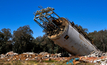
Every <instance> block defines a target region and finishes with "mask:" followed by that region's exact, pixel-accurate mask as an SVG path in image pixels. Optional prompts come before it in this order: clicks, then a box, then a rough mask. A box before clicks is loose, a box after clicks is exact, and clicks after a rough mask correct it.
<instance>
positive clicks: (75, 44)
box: [34, 7, 97, 55]
mask: <svg viewBox="0 0 107 65" xmlns="http://www.w3.org/2000/svg"><path fill="white" fill-rule="evenodd" d="M53 10H54V8H51V7H48V8H45V9H41V10H39V11H37V12H36V13H35V17H34V21H35V22H36V23H37V24H38V25H39V26H40V27H42V28H43V29H44V31H45V32H46V34H47V36H48V38H50V39H51V40H53V41H54V43H55V44H58V45H59V46H60V47H62V48H64V49H65V50H66V51H68V52H69V53H71V54H75V55H88V54H90V53H92V52H96V51H97V49H96V47H95V46H94V45H93V44H91V41H90V39H89V38H86V36H85V34H82V33H81V32H79V31H78V28H77V27H75V26H74V24H71V23H70V21H68V20H67V19H65V18H63V17H59V16H58V15H57V14H56V13H55V12H54V11H53Z"/></svg>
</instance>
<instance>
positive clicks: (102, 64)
mask: <svg viewBox="0 0 107 65" xmlns="http://www.w3.org/2000/svg"><path fill="white" fill-rule="evenodd" d="M61 55H62V54H61V53H55V54H50V53H47V52H41V53H33V52H26V53H22V54H18V53H14V52H13V51H11V52H8V53H6V54H1V55H0V65H71V64H78V65H84V64H85V65H87V64H88V65H92V64H93V65H107V53H101V52H100V51H99V52H95V53H92V54H90V55H86V56H72V55H69V57H62V56H61Z"/></svg>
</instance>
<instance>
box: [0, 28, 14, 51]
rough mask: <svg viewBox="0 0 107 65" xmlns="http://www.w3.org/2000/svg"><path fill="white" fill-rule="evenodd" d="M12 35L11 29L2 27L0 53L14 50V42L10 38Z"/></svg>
mask: <svg viewBox="0 0 107 65" xmlns="http://www.w3.org/2000/svg"><path fill="white" fill-rule="evenodd" d="M11 37H12V35H11V30H10V29H5V28H4V29H2V30H1V31H0V53H6V52H7V51H11V50H12V44H11V41H10V40H9V39H10V38H11Z"/></svg>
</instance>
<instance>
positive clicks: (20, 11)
mask: <svg viewBox="0 0 107 65" xmlns="http://www.w3.org/2000/svg"><path fill="white" fill-rule="evenodd" d="M38 6H42V7H43V8H46V7H53V8H55V12H56V13H57V14H58V15H59V16H60V17H65V18H68V19H69V20H71V21H74V23H75V24H78V25H81V26H82V27H83V28H87V29H88V31H89V32H93V31H95V30H96V31H100V30H104V29H107V0H0V30H1V29H3V28H9V29H11V32H13V31H14V30H17V29H18V28H19V27H20V26H24V25H29V26H30V28H31V29H32V30H33V36H34V37H35V38H36V37H38V36H42V35H43V34H44V33H43V32H42V28H40V26H39V25H37V24H36V23H35V22H34V21H33V18H34V15H33V13H34V12H36V11H37V10H39V8H38Z"/></svg>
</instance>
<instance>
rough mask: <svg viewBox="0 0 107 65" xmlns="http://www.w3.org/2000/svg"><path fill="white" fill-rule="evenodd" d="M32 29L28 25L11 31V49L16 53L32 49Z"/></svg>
mask: <svg viewBox="0 0 107 65" xmlns="http://www.w3.org/2000/svg"><path fill="white" fill-rule="evenodd" d="M32 34H33V31H32V30H31V29H30V27H29V26H28V25H26V26H23V27H19V28H18V29H17V30H16V31H13V51H14V52H17V53H22V52H28V51H29V52H30V51H32V49H33V43H32V40H33V36H32Z"/></svg>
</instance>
